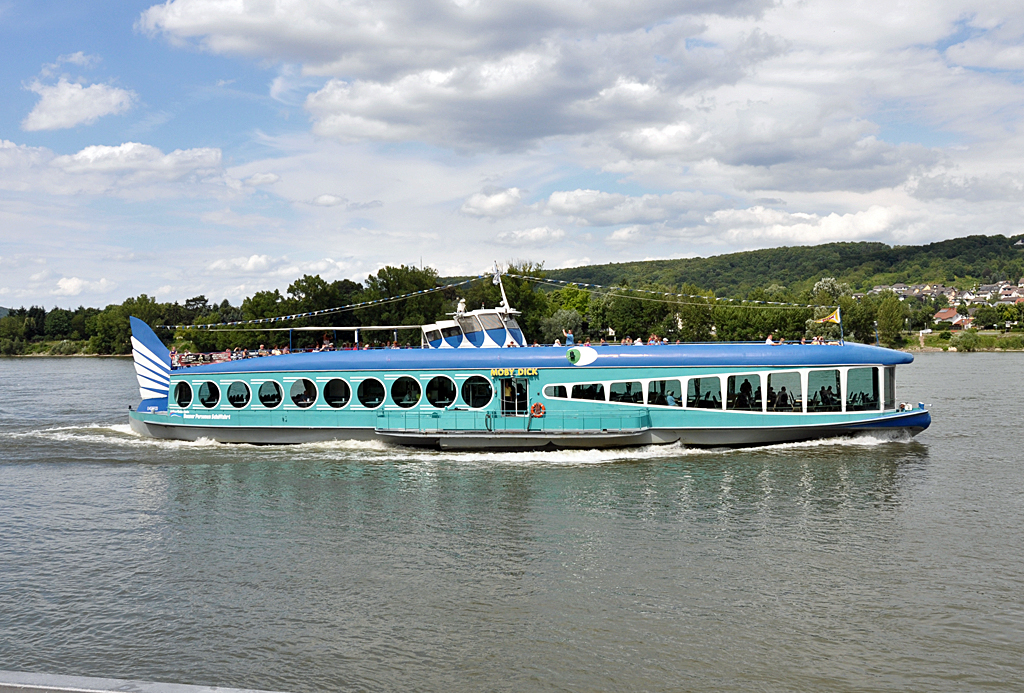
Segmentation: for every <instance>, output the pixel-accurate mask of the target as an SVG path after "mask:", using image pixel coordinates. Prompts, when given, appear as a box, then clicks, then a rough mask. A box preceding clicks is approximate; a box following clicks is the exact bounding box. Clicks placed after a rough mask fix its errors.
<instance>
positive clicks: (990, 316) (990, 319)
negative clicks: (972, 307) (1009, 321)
mask: <svg viewBox="0 0 1024 693" xmlns="http://www.w3.org/2000/svg"><path fill="white" fill-rule="evenodd" d="M1002 322H1003V316H1002V313H1001V312H1000V310H999V308H998V307H996V306H985V305H983V306H981V307H980V308H978V310H976V311H974V324H975V325H976V326H978V327H995V326H1001V325H1002Z"/></svg>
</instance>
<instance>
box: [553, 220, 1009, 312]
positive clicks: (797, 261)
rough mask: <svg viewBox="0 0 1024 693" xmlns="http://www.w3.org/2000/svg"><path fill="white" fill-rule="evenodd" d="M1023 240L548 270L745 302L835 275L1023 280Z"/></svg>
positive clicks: (965, 282)
mask: <svg viewBox="0 0 1024 693" xmlns="http://www.w3.org/2000/svg"><path fill="white" fill-rule="evenodd" d="M1021 238H1022V236H1011V237H1006V236H1000V235H995V236H966V237H963V238H953V239H949V240H945V241H939V242H936V243H929V244H927V245H906V246H889V245H886V244H884V243H872V242H856V243H825V244H822V245H814V246H797V247H785V248H767V249H764V250H751V251H746V252H741V253H729V254H727V255H717V256H713V257H695V258H683V259H677V260H646V261H642V262H623V263H612V264H606V265H589V266H586V267H572V268H567V269H559V270H553V271H552V272H551V273H550V276H552V277H554V278H557V279H561V280H563V281H573V282H587V283H591V284H602V285H605V286H615V285H620V284H622V283H637V282H654V283H657V284H661V285H664V286H678V285H680V284H695V285H697V286H702V287H704V288H705V289H708V290H711V291H714V292H715V293H716V294H717V295H718V296H720V297H721V296H729V297H736V298H739V297H743V296H747V295H748V294H749V293H750V292H752V291H754V290H756V289H757V288H759V287H763V286H765V282H766V278H769V281H771V282H775V283H778V284H780V285H784V286H787V287H789V288H790V289H792V290H793V291H794V292H795V293H802V292H805V291H812V290H813V287H814V283H815V282H816V281H817V280H818V279H819V278H821V277H822V276H832V277H835V278H836V279H839V280H840V281H842V282H846V283H847V284H849V285H850V286H852V287H854V289H855V290H857V291H861V292H867V291H869V290H870V289H871V288H872V287H873V286H877V285H880V284H887V285H892V284H896V283H899V282H903V283H905V284H921V283H924V282H935V281H938V282H942V283H944V284H946V285H947V286H957V287H958V288H961V289H964V288H970V287H972V286H974V285H975V284H978V283H986V284H987V283H995V282H997V281H1000V280H1004V279H1013V278H1015V277H1021V276H1024V246H1018V245H1015V243H1016V242H1017V241H1019V240H1020V239H1021Z"/></svg>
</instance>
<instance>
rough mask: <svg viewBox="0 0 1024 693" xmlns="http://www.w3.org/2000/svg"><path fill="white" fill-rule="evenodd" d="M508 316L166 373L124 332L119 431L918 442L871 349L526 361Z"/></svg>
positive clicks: (537, 440) (922, 420)
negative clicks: (390, 344)
mask: <svg viewBox="0 0 1024 693" xmlns="http://www.w3.org/2000/svg"><path fill="white" fill-rule="evenodd" d="M515 315H516V311H514V310H511V309H509V308H508V307H507V305H506V302H504V301H503V303H502V306H499V307H498V308H494V309H480V310H474V311H466V310H465V308H464V305H460V306H459V310H458V311H457V312H456V313H455V314H454V315H453V316H452V318H453V319H452V320H447V321H442V322H438V323H435V324H431V325H424V326H422V327H421V335H422V339H421V347H420V348H418V349H373V350H367V349H363V350H341V351H320V352H311V353H293V354H284V355H280V356H265V357H260V358H248V359H243V360H233V361H223V362H219V363H210V364H205V365H199V366H195V367H191V368H174V367H172V364H171V356H170V352H169V351H168V349H167V348H166V347H165V346H164V345H163V344H162V343H161V341H160V340H159V338H158V337H157V336H156V334H155V333H154V332H153V331H152V330H151V329H150V328H149V326H148V325H147V324H146V323H144V322H143V321H141V320H139V319H137V318H134V317H133V318H132V319H131V324H132V346H133V351H132V354H133V357H134V360H135V370H136V374H137V376H138V381H139V389H140V394H141V396H142V402H141V403H140V404H139V405H138V407H137V408H136V409H135V410H133V411H130V412H129V423H130V425H131V428H132V429H133V430H134V431H136V432H137V433H140V434H142V435H145V436H151V437H154V438H164V439H173V440H198V439H212V440H215V441H220V442H224V443H252V444H286V443H306V442H315V441H330V440H378V441H384V442H386V443H393V444H399V445H411V446H421V447H432V448H440V449H456V450H469V449H502V450H509V449H511V450H529V449H559V448H611V447H627V446H640V445H658V444H666V443H682V444H684V445H693V446H748V445H759V444H770V443H783V442H794V441H802V440H809V439H815V438H826V437H833V436H842V435H849V434H854V433H858V432H865V431H872V432H878V431H897V432H905V433H907V434H910V435H915V434H917V433H920V432H921V431H923V430H924V429H926V428H927V427H928V425H929V424H930V423H931V416H930V414H929V412H928V411H927V410H926V409H925V408H924V406H923V405H922V404H917V405H909V404H905V403H897V397H896V366H898V365H902V364H907V363H910V362H912V361H913V357H912V356H911V355H910V354H906V353H903V352H899V351H893V350H890V349H884V348H881V347H877V346H869V345H864V344H851V343H842V342H840V343H835V344H795V343H794V344H760V343H758V344H751V343H719V342H712V343H701V344H676V345H657V346H619V345H608V346H567V347H558V346H541V347H526V339H525V336H524V335H523V332H522V330H521V329H520V328H519V326H518V324H517V323H516V321H515Z"/></svg>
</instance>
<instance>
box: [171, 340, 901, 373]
mask: <svg viewBox="0 0 1024 693" xmlns="http://www.w3.org/2000/svg"><path fill="white" fill-rule="evenodd" d="M570 349H576V350H578V353H580V354H585V355H586V356H585V358H582V359H578V360H577V363H576V364H575V365H576V366H577V367H586V368H659V367H665V368H671V367H691V368H701V367H706V368H798V367H805V366H806V367H816V366H857V365H876V366H894V365H899V364H907V363H911V362H912V361H913V360H914V357H913V356H912V355H910V354H907V353H905V352H901V351H893V350H891V349H885V348H882V347H876V346H871V345H867V344H851V343H845V344H795V343H794V344H776V345H767V344H761V343H719V342H708V343H696V344H670V345H664V346H639V347H636V346H620V345H608V346H593V347H579V346H577V347H552V346H542V347H527V348H515V349H512V348H504V349H429V348H428V349H373V350H359V351H357V350H351V351H321V352H309V353H297V354H285V355H281V356H265V357H260V358H253V359H244V360H240V361H226V362H222V363H214V364H208V365H203V366H194V367H192V368H189V369H188V371H189V372H190V373H196V374H198V373H275V372H288V371H310V372H311V371H343V370H361V371H365V370H379V371H420V370H465V369H481V368H526V367H540V368H567V367H572V366H573V365H574V364H573V363H571V362H570V360H569V359H568V358H567V357H566V356H567V353H568V351H569V350H570Z"/></svg>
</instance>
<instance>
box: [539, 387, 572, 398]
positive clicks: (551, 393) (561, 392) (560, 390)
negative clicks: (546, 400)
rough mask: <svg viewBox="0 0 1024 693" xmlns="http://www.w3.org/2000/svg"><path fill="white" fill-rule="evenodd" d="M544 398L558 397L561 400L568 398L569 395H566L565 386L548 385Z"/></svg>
mask: <svg viewBox="0 0 1024 693" xmlns="http://www.w3.org/2000/svg"><path fill="white" fill-rule="evenodd" d="M544 396H545V397H558V398H561V399H566V398H568V395H567V394H565V385H548V386H547V387H545V388H544Z"/></svg>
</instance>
